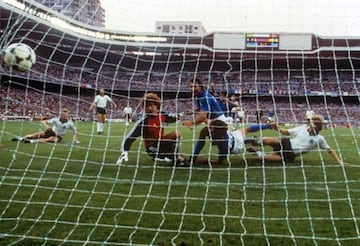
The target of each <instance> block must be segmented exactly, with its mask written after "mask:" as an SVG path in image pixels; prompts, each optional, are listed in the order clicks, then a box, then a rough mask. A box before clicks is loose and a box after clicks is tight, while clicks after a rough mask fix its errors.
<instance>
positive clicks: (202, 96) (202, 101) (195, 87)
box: [183, 78, 226, 163]
mask: <svg viewBox="0 0 360 246" xmlns="http://www.w3.org/2000/svg"><path fill="white" fill-rule="evenodd" d="M190 91H191V93H192V96H193V97H195V99H196V102H197V111H198V114H197V116H196V117H195V119H194V120H184V121H183V125H184V126H187V127H189V128H193V127H195V126H197V125H199V124H202V123H205V124H206V126H205V127H204V128H203V129H201V131H200V134H199V139H198V141H197V142H196V144H195V148H194V150H193V153H192V156H191V157H190V163H195V162H196V160H197V158H198V156H199V153H200V151H201V150H202V149H203V147H204V145H205V139H206V138H207V137H209V136H210V132H209V127H208V124H209V123H210V122H211V121H213V120H220V121H223V122H226V117H225V115H224V113H223V111H222V109H221V107H220V105H219V102H218V101H217V100H216V98H215V97H214V96H213V95H212V94H211V93H210V92H209V91H208V90H206V89H205V88H204V86H203V84H202V83H201V80H200V79H198V78H195V79H192V80H191V81H190Z"/></svg>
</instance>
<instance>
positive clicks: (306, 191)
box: [0, 0, 360, 245]
mask: <svg viewBox="0 0 360 246" xmlns="http://www.w3.org/2000/svg"><path fill="white" fill-rule="evenodd" d="M85 2H86V1H85ZM161 4H164V5H162V6H163V7H168V5H165V3H160V2H159V5H161ZM167 4H168V3H167ZM177 4H178V7H179V8H181V9H182V8H184V7H186V6H188V7H189V6H190V4H189V5H187V3H186V2H184V3H177ZM226 4H227V3H226ZM303 4H304V5H306V4H307V3H305V2H304V3H303ZM174 5H176V4H174ZM226 6H227V5H226ZM356 6H357V10H359V9H358V5H355V4H354V7H356ZM114 7H115V6H114ZM323 7H324V6H320V7H319V8H323ZM129 8H130V7H129ZM204 8H206V7H205V6H204ZM130 9H133V8H130ZM227 9H230V7H228V8H227ZM234 9H238V8H237V7H236V8H235V7H234ZM246 9H253V7H252V5H247V7H246ZM355 9H356V8H355ZM123 10H124V9H123ZM0 11H1V12H0V21H1V23H0V24H1V31H2V35H1V37H0V47H1V48H2V49H4V48H5V47H7V46H8V45H9V44H11V43H26V44H28V45H29V46H31V47H32V48H33V49H34V51H35V53H36V55H37V62H36V64H35V65H34V66H33V67H32V69H31V70H30V71H28V72H19V71H17V70H15V69H13V68H7V67H5V66H2V67H1V69H0V72H1V87H0V93H1V99H0V100H1V101H0V116H1V121H0V124H1V126H0V142H1V146H0V177H1V181H0V194H1V196H0V242H1V244H4V245H15V244H20V245H21V244H69V245H72V244H109V245H129V244H131V245H171V244H173V245H231V244H234V245H237V244H243V245H252V244H256V245H265V244H268V245H270V244H275V245H277V244H282V245H288V244H295V245H303V244H314V245H323V244H331V245H333V244H334V245H336V244H337V245H342V244H344V245H354V244H356V242H358V240H359V239H360V232H359V214H360V210H359V207H360V206H359V205H360V204H359V201H360V195H359V180H360V174H359V172H358V167H359V156H360V148H359V135H360V131H359V126H360V109H359V86H360V84H359V76H360V75H359V73H360V60H359V58H360V53H359V47H360V38H358V37H348V36H336V37H335V36H331V35H330V36H318V35H316V34H308V29H307V28H308V27H310V26H311V25H310V24H306V23H308V22H305V24H304V25H303V27H304V29H303V30H301V32H298V33H293V34H291V33H289V34H287V33H280V31H279V32H277V33H271V36H269V35H270V33H267V31H266V30H261V32H260V33H255V32H254V31H252V30H247V31H246V32H243V33H234V32H217V33H206V35H198V34H194V33H192V34H191V33H185V34H184V33H182V34H179V35H176V34H171V33H167V34H164V33H159V32H156V33H155V32H154V33H147V34H146V35H145V34H143V33H142V34H141V35H138V33H128V32H115V31H109V30H104V29H93V28H92V27H90V26H87V25H81V24H79V22H73V21H71V20H70V19H67V18H65V17H64V16H62V15H58V13H57V12H53V11H51V10H50V9H48V8H44V7H41V5H37V4H36V3H35V2H34V1H10V0H8V1H0ZM218 11H220V10H218ZM139 14H141V12H140V13H139ZM272 14H275V13H272ZM203 15H204V16H205V14H203ZM207 15H208V14H207ZM217 15H220V14H219V13H218V12H217V14H215V16H217ZM268 15H271V14H268ZM254 16H257V17H260V16H262V15H261V12H259V13H254ZM321 16H323V13H322V14H320V15H319V16H318V17H319V18H320V17H321ZM55 17H56V18H55ZM200 17H201V16H200ZM230 17H232V18H235V15H232V16H230ZM251 17H252V15H251ZM341 17H343V18H341ZM299 18H300V17H299ZM347 18H348V16H346V15H345V14H343V15H341V16H338V18H337V20H340V19H341V20H342V21H344V19H345V20H346V19H347ZM194 19H196V18H194ZM354 20H355V22H357V23H359V21H358V20H359V18H355V19H354ZM227 23H228V25H229V26H230V24H229V23H231V20H229V22H227ZM178 24H179V25H184V23H178ZM275 24H276V23H274V25H275ZM332 24H333V28H332V30H333V32H334V33H333V34H336V33H337V31H338V25H337V24H335V23H332ZM173 25H175V24H174V23H173ZM194 25H196V23H194ZM283 25H285V24H284V23H283ZM289 25H290V24H289ZM318 25H320V24H318ZM229 26H228V27H229ZM321 26H322V25H321ZM358 26H360V25H358ZM216 27H219V26H216V25H215V28H216ZM161 28H163V26H162V27H161ZM161 28H160V29H161ZM176 28H178V26H177V27H176ZM176 28H175V29H176ZM160 29H159V30H160ZM225 29H226V28H225ZM153 30H154V31H155V30H156V29H155V27H154V29H153ZM161 30H163V31H164V30H165V29H161ZM170 30H172V28H171V25H170V29H169V32H170ZM192 30H193V31H194V32H195V31H196V30H198V29H192ZM244 30H245V29H244ZM127 31H128V30H127ZM316 31H317V30H316ZM254 38H255V39H254ZM270 39H274V41H270ZM275 39H276V40H275ZM299 40H300V41H299ZM195 77H198V78H201V79H202V81H203V83H204V85H205V87H206V88H209V89H210V85H211V83H212V82H213V83H214V84H215V88H216V91H217V92H223V91H226V92H228V93H233V94H235V95H236V98H237V101H238V102H239V105H240V107H241V108H242V109H243V110H244V111H245V112H246V114H244V115H241V117H240V114H237V115H236V116H238V117H235V123H234V124H233V125H234V127H236V128H241V127H243V126H248V125H250V124H253V123H255V122H256V116H255V114H256V111H257V110H262V112H263V116H262V119H261V121H262V122H265V121H267V120H268V117H271V118H272V120H275V121H276V122H279V123H284V128H288V127H292V126H297V125H300V124H302V123H305V122H306V116H305V113H306V111H307V110H313V111H315V113H319V114H322V115H323V116H324V117H325V119H326V120H327V125H326V128H325V129H324V130H323V131H322V135H323V136H324V137H325V139H326V140H327V142H328V144H329V145H330V146H331V147H332V149H334V151H335V152H336V153H337V154H338V155H339V157H340V158H341V159H342V160H344V161H345V162H346V163H349V165H347V166H340V165H338V164H337V163H336V161H335V160H334V159H333V158H331V156H330V155H328V153H327V152H326V151H324V150H321V149H320V148H316V149H315V150H313V151H310V152H309V153H307V154H303V155H300V156H298V157H297V158H296V159H295V160H294V161H293V162H290V163H286V164H285V163H284V162H282V161H281V162H278V163H265V162H264V161H262V160H258V158H257V157H256V156H253V155H251V154H249V153H247V152H244V153H242V154H236V155H231V156H229V157H228V158H227V161H226V163H224V164H223V165H220V166H214V165H211V164H210V162H209V163H206V164H205V165H194V166H192V167H176V166H174V165H171V164H169V163H164V162H160V161H153V160H152V158H151V157H150V156H148V155H147V153H146V150H145V148H144V146H143V143H142V139H141V138H139V139H138V140H136V141H135V142H134V143H133V144H132V146H131V149H130V151H129V161H128V162H124V163H122V164H121V165H116V164H115V163H116V161H117V159H118V157H119V155H120V146H121V143H122V140H123V139H124V137H125V136H126V134H128V133H129V132H130V131H131V129H132V127H133V126H134V122H135V121H136V120H138V119H140V118H141V117H142V116H143V109H142V104H141V102H140V98H141V97H142V96H143V95H144V93H147V92H155V93H157V94H158V95H159V96H160V98H161V99H162V101H163V104H162V106H161V109H162V110H163V111H166V112H171V113H180V112H181V113H182V112H187V113H189V112H190V114H186V115H185V116H184V117H183V118H181V120H184V119H191V120H193V119H194V114H192V111H193V109H194V107H195V106H194V105H195V103H194V100H192V97H191V93H190V91H189V81H190V79H193V78H195ZM100 88H104V89H105V92H106V94H107V95H108V96H110V97H111V98H112V99H113V101H114V102H115V103H116V104H117V106H118V107H117V108H115V107H114V106H110V105H109V106H108V107H107V109H106V110H107V118H108V119H107V122H106V123H105V125H104V133H103V134H97V132H98V129H97V122H96V121H97V119H96V114H95V111H93V110H90V111H89V107H90V104H91V103H92V102H93V100H94V97H95V96H96V95H97V94H98V91H99V89H100ZM126 106H130V107H131V109H132V115H131V117H130V118H131V121H130V122H128V123H127V122H125V112H124V108H125V107H126ZM62 108H68V109H69V110H70V111H71V112H70V116H71V117H72V118H73V119H74V122H75V126H76V128H77V133H78V139H79V141H80V144H74V143H73V141H72V136H71V132H70V133H67V134H66V135H65V136H64V137H63V139H62V141H60V142H58V143H56V144H54V143H46V144H45V143H35V144H26V143H23V142H21V141H10V140H11V139H12V138H13V137H15V136H25V135H27V134H30V133H34V132H38V131H44V130H45V129H44V126H43V125H42V124H41V123H40V120H42V119H50V118H52V117H55V116H57V115H58V114H59V111H60V110H61V109H62ZM200 129H201V127H200V126H198V127H196V128H195V129H194V130H190V129H188V128H186V127H183V126H182V124H181V121H178V122H176V123H174V124H169V125H166V126H165V131H166V132H168V131H171V130H178V131H181V132H182V135H183V136H182V146H181V147H182V151H183V152H184V153H185V154H186V155H187V156H190V155H191V153H192V151H193V149H194V146H195V144H196V140H197V138H198V135H199V131H200ZM254 135H257V136H258V137H264V136H266V137H278V136H280V135H279V134H278V133H277V132H275V131H271V130H263V131H260V132H258V133H256V134H254ZM251 137H252V136H251ZM207 142H209V141H208V140H207ZM261 150H263V151H264V152H265V153H269V152H270V151H271V149H270V148H267V147H264V148H261ZM200 156H201V157H204V158H210V159H216V158H217V149H216V147H214V146H212V145H210V144H209V143H207V144H206V146H205V148H204V149H203V150H202V152H201V153H200Z"/></svg>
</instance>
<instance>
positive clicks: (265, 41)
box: [213, 32, 314, 52]
mask: <svg viewBox="0 0 360 246" xmlns="http://www.w3.org/2000/svg"><path fill="white" fill-rule="evenodd" d="M313 36H314V35H313V34H309V33H226V32H216V33H214V44H213V48H214V49H216V50H222V49H223V50H229V49H230V50H232V51H234V50H239V51H240V50H248V51H251V52H253V51H261V50H264V51H282V50H294V51H304V50H311V49H312V38H313Z"/></svg>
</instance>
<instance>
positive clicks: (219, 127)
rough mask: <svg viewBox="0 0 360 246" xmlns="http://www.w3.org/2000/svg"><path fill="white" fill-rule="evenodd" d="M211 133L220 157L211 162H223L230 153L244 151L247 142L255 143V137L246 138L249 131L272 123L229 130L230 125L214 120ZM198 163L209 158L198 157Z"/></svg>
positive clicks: (206, 161)
mask: <svg viewBox="0 0 360 246" xmlns="http://www.w3.org/2000/svg"><path fill="white" fill-rule="evenodd" d="M208 127H209V133H210V140H211V144H212V145H215V146H217V148H218V150H219V152H218V159H217V160H215V161H214V160H211V164H213V165H218V164H223V163H224V161H226V159H227V157H228V156H229V154H240V153H243V152H244V151H245V150H246V148H245V145H246V144H250V143H253V142H254V141H255V140H254V138H250V139H249V138H246V134H247V133H249V132H257V131H260V130H265V129H271V128H272V125H270V124H255V125H251V126H248V127H244V128H241V129H237V130H232V131H229V130H228V125H227V124H226V123H224V122H223V121H221V120H214V121H212V122H211V123H210V124H209V126H208ZM196 163H199V164H202V163H208V159H207V158H201V157H198V158H197V161H196Z"/></svg>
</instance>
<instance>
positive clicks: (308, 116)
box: [305, 110, 315, 119]
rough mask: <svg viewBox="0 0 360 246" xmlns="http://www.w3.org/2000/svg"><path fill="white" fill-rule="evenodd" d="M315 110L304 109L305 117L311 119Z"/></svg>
mask: <svg viewBox="0 0 360 246" xmlns="http://www.w3.org/2000/svg"><path fill="white" fill-rule="evenodd" d="M314 114H315V112H314V111H313V110H306V112H305V118H306V119H311V118H312V117H313V116H314Z"/></svg>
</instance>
